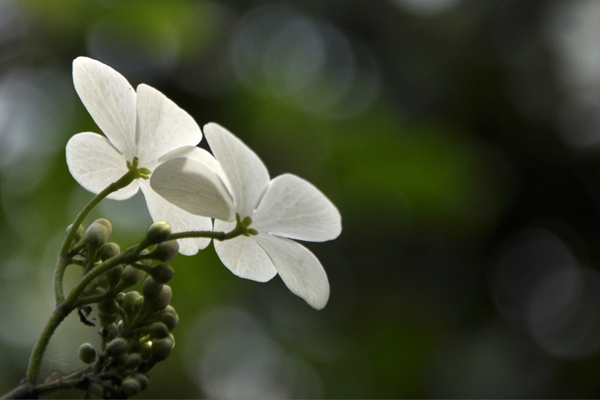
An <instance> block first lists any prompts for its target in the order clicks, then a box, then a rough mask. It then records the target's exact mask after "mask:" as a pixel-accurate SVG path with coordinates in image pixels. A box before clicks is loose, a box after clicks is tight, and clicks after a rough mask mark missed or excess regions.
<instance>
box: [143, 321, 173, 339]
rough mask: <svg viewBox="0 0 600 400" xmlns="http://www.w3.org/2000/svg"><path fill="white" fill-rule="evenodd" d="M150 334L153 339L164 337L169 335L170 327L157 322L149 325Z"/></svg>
mask: <svg viewBox="0 0 600 400" xmlns="http://www.w3.org/2000/svg"><path fill="white" fill-rule="evenodd" d="M148 335H150V337H151V338H152V339H162V338H165V337H167V336H169V329H167V326H166V325H165V324H163V323H162V322H155V323H153V324H152V325H150V326H149V327H148Z"/></svg>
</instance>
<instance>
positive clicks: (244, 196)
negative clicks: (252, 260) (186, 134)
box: [204, 123, 269, 218]
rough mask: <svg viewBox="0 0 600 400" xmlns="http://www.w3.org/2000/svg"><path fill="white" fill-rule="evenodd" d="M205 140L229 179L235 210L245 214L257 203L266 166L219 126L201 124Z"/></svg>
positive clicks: (266, 175)
mask: <svg viewBox="0 0 600 400" xmlns="http://www.w3.org/2000/svg"><path fill="white" fill-rule="evenodd" d="M204 134H205V135H206V140H208V144H209V145H210V148H211V150H212V152H213V154H214V155H215V158H216V159H217V161H218V162H219V164H221V167H222V168H223V171H224V172H225V174H226V175H227V179H229V183H230V184H231V190H232V192H233V199H234V203H235V207H236V211H237V212H238V213H239V214H240V216H241V217H242V218H243V217H247V216H250V215H251V214H252V212H253V211H254V210H255V209H256V207H257V206H258V203H259V201H260V199H261V198H262V196H263V194H264V193H265V190H266V189H267V186H268V185H269V172H268V171H267V167H265V165H264V164H263V162H262V161H261V160H260V158H258V156H257V155H256V153H254V152H253V151H252V150H250V148H249V147H248V146H246V145H245V144H244V143H243V142H242V141H241V140H240V139H238V138H237V137H235V136H234V135H233V134H232V133H231V132H229V131H228V130H226V129H225V128H223V127H222V126H220V125H217V124H215V123H210V124H206V125H204Z"/></svg>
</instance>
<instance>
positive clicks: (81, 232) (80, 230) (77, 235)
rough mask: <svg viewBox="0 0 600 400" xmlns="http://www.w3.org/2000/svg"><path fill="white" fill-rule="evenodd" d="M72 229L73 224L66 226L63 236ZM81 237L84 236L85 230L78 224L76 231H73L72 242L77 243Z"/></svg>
mask: <svg viewBox="0 0 600 400" xmlns="http://www.w3.org/2000/svg"><path fill="white" fill-rule="evenodd" d="M72 227H73V224H71V225H69V226H67V230H66V232H65V235H68V234H69V231H70V230H71V228H72ZM83 235H85V228H84V227H83V225H81V224H79V227H78V228H77V231H75V236H73V241H74V242H75V243H77V242H79V241H80V240H81V239H82V238H83Z"/></svg>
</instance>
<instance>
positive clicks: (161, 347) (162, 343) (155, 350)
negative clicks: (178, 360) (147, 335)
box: [152, 338, 173, 361]
mask: <svg viewBox="0 0 600 400" xmlns="http://www.w3.org/2000/svg"><path fill="white" fill-rule="evenodd" d="M171 351H173V342H172V341H171V339H169V338H165V339H158V340H155V341H153V342H152V357H153V358H154V359H155V360H156V361H163V360H166V359H167V357H169V355H170V354H171Z"/></svg>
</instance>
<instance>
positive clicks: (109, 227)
mask: <svg viewBox="0 0 600 400" xmlns="http://www.w3.org/2000/svg"><path fill="white" fill-rule="evenodd" d="M92 224H102V225H104V226H105V227H106V230H107V231H108V236H110V235H111V233H112V230H113V226H112V223H111V222H110V221H109V220H107V219H106V218H98V219H97V220H95V221H94V222H92Z"/></svg>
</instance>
